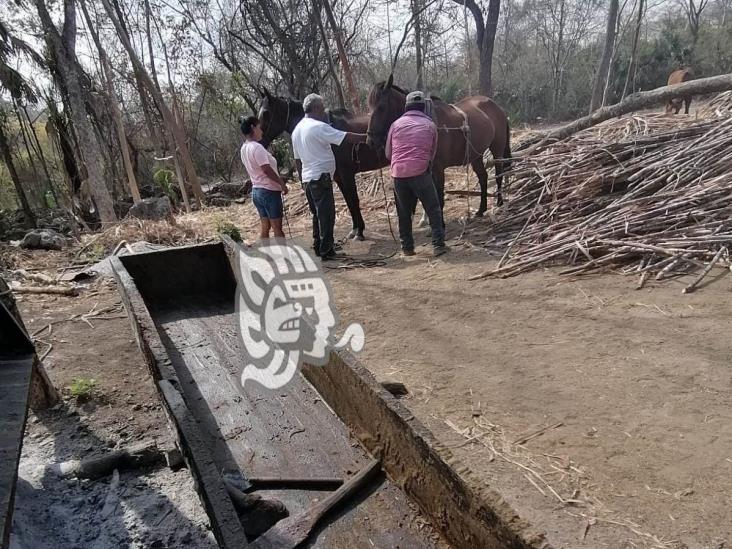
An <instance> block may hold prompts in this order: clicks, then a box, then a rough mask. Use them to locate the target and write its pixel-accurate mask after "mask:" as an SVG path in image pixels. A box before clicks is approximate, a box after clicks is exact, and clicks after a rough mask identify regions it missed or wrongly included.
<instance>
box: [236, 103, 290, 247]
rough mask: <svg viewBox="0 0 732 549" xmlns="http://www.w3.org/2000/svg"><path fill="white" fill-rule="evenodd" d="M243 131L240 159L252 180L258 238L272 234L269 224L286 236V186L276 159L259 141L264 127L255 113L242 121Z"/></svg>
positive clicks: (278, 232)
mask: <svg viewBox="0 0 732 549" xmlns="http://www.w3.org/2000/svg"><path fill="white" fill-rule="evenodd" d="M241 132H242V133H243V134H244V137H245V141H244V144H243V145H242V147H241V161H242V162H243V163H244V167H245V168H246V170H247V173H248V174H249V177H250V179H251V180H252V202H254V206H255V207H256V208H257V212H258V213H259V220H260V222H261V229H260V232H259V238H269V230H270V228H271V229H272V232H273V233H274V237H275V238H277V237H280V238H284V237H285V233H284V232H282V195H283V194H287V186H286V185H285V182H284V181H283V180H282V178H281V177H280V174H279V173H278V172H277V161H276V160H275V158H274V156H272V155H271V154H270V153H269V152H268V151H267V149H265V148H264V147H263V146H262V145H261V144H260V143H259V141H260V140H261V139H262V128H260V126H259V119H258V118H257V117H256V116H249V117H248V118H244V119H243V120H242V121H241Z"/></svg>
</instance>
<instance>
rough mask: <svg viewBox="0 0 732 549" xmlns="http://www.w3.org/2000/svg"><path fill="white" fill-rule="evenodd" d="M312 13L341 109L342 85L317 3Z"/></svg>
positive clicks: (342, 104)
mask: <svg viewBox="0 0 732 549" xmlns="http://www.w3.org/2000/svg"><path fill="white" fill-rule="evenodd" d="M313 13H314V15H315V21H317V23H318V29H319V30H320V37H321V38H322V39H323V49H324V50H325V56H326V58H327V59H328V69H330V76H331V78H332V79H333V86H335V90H336V96H337V97H338V106H339V107H340V108H341V109H345V108H346V97H345V96H344V95H343V86H342V85H341V81H340V79H339V78H338V71H337V70H336V66H335V63H334V62H333V54H332V53H331V51H330V45H328V36H327V35H326V34H325V27H324V26H323V18H322V17H321V16H320V6H318V5H317V3H316V4H315V6H313Z"/></svg>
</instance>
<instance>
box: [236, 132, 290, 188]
mask: <svg viewBox="0 0 732 549" xmlns="http://www.w3.org/2000/svg"><path fill="white" fill-rule="evenodd" d="M241 161H242V162H243V163H244V167H245V168H246V170H247V173H248V174H249V177H250V178H251V180H252V187H260V188H263V189H269V190H270V191H281V190H282V187H281V186H280V184H279V183H277V182H276V181H272V180H271V179H270V178H269V177H267V174H266V173H264V170H263V169H262V166H265V165H267V164H269V165H270V166H272V169H273V170H274V171H275V173H277V160H275V157H274V156H272V155H271V154H269V152H268V151H267V149H265V148H264V147H262V145H261V144H259V143H257V142H256V141H245V142H244V144H243V145H242V146H241Z"/></svg>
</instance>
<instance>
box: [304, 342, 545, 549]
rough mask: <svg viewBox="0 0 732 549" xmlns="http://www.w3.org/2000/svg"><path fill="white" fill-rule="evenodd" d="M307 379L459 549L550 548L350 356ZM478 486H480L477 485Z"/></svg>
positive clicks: (335, 356)
mask: <svg viewBox="0 0 732 549" xmlns="http://www.w3.org/2000/svg"><path fill="white" fill-rule="evenodd" d="M303 375H304V376H305V377H306V378H307V379H308V380H309V381H310V382H311V383H312V384H313V386H314V387H316V388H317V390H318V392H319V393H320V394H321V395H322V396H323V398H324V399H325V400H326V401H327V402H328V404H329V405H330V406H331V407H332V408H333V410H334V411H335V412H336V413H337V414H338V416H339V417H340V418H341V419H342V420H343V421H344V422H345V423H347V424H348V425H349V426H350V427H351V429H352V431H353V432H354V433H355V434H356V435H357V436H358V438H359V440H361V442H362V443H363V444H364V445H365V446H366V447H367V448H368V449H369V450H370V451H371V452H372V453H373V454H374V455H375V456H376V457H378V458H379V459H381V463H382V467H383V469H384V471H386V473H387V474H388V475H389V476H390V477H391V478H393V479H394V481H395V482H398V483H399V484H400V486H402V488H403V489H404V490H405V491H406V492H407V494H408V495H409V496H410V498H411V499H412V500H413V501H414V502H415V503H416V504H417V505H418V506H419V508H420V509H421V511H422V512H423V513H424V514H425V515H426V516H427V517H428V518H429V519H430V520H431V521H432V523H433V525H434V526H435V527H436V528H437V529H438V530H440V532H441V533H442V534H444V535H445V537H446V538H447V539H448V541H449V542H450V544H451V545H453V546H454V547H465V548H473V547H481V548H485V549H506V548H508V549H549V547H550V546H549V544H548V543H547V541H546V539H545V536H544V534H543V533H541V532H540V531H538V530H536V529H535V528H534V527H533V526H532V525H531V524H530V523H528V522H527V521H525V520H523V519H521V517H520V516H519V515H518V514H517V513H516V511H515V510H514V509H513V508H512V507H511V506H510V505H509V504H508V503H507V502H506V501H505V500H504V499H503V498H502V497H501V496H500V494H498V493H497V492H495V491H494V490H492V489H490V488H488V487H482V486H484V483H483V482H480V481H479V480H478V479H472V482H466V481H469V480H471V479H470V472H469V471H468V470H467V469H466V470H465V471H464V472H461V474H458V473H457V472H456V471H455V466H457V465H459V464H458V463H457V462H455V461H454V458H453V456H452V455H451V454H450V451H449V450H447V449H446V448H443V447H441V446H440V445H439V444H438V443H437V441H436V440H435V438H434V436H433V435H432V433H431V432H430V431H429V430H428V429H427V428H426V427H424V425H422V424H421V423H420V422H419V421H418V420H417V419H415V417H414V416H413V415H412V414H411V413H410V412H409V410H407V409H406V408H405V407H404V406H403V405H402V404H401V403H400V402H399V401H398V400H396V399H395V398H394V397H393V396H392V395H391V394H389V393H388V392H387V391H386V390H384V388H383V387H382V386H381V385H379V384H378V383H377V382H376V380H375V379H374V378H373V376H372V375H371V373H370V372H369V371H368V370H367V369H366V368H364V367H363V366H362V365H361V364H360V363H359V362H358V361H357V360H356V359H355V358H354V357H353V356H352V355H350V354H349V353H345V352H344V353H336V352H333V353H331V357H330V361H329V362H328V364H327V365H325V366H310V365H305V366H303ZM479 486H481V488H477V487H479Z"/></svg>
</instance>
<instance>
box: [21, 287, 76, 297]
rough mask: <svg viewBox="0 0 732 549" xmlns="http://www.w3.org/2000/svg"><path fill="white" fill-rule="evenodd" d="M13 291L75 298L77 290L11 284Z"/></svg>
mask: <svg viewBox="0 0 732 549" xmlns="http://www.w3.org/2000/svg"><path fill="white" fill-rule="evenodd" d="M11 288H12V289H13V291H14V292H15V293H18V294H51V295H65V296H75V295H76V294H77V293H78V290H77V289H76V287H75V286H26V285H24V284H13V285H12V286H11Z"/></svg>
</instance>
